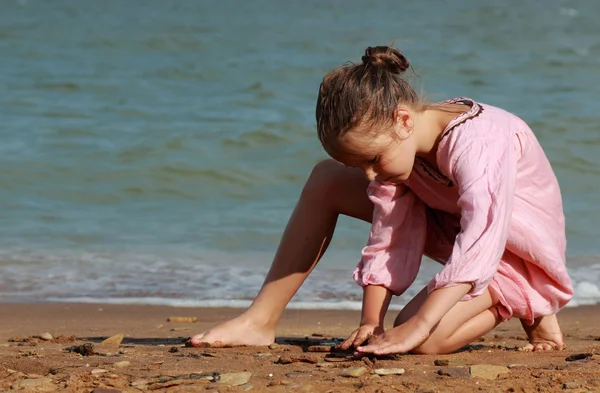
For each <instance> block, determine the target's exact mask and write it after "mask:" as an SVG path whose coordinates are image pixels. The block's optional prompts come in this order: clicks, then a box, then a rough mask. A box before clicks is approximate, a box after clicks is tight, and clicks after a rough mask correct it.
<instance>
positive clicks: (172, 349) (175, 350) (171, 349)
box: [169, 347, 179, 353]
mask: <svg viewBox="0 0 600 393" xmlns="http://www.w3.org/2000/svg"><path fill="white" fill-rule="evenodd" d="M169 352H171V353H176V352H179V348H177V347H171V348H169Z"/></svg>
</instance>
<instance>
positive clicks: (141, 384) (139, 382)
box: [131, 379, 150, 388]
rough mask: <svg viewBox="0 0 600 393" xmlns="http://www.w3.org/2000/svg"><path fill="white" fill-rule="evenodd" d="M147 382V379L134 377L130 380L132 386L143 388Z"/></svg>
mask: <svg viewBox="0 0 600 393" xmlns="http://www.w3.org/2000/svg"><path fill="white" fill-rule="evenodd" d="M149 383H150V381H148V380H147V379H136V380H135V381H133V382H131V386H133V387H134V388H143V387H144V386H146V385H148V384H149Z"/></svg>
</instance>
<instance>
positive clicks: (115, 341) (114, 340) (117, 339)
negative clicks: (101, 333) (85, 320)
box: [100, 333, 125, 347]
mask: <svg viewBox="0 0 600 393" xmlns="http://www.w3.org/2000/svg"><path fill="white" fill-rule="evenodd" d="M124 337H125V336H124V335H123V334H121V333H119V334H115V335H114V336H110V337H109V338H107V339H106V340H104V341H102V342H101V343H100V344H102V345H107V346H112V347H118V346H119V345H121V341H123V338H124Z"/></svg>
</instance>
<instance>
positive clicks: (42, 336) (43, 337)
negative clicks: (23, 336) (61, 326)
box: [40, 332, 54, 341]
mask: <svg viewBox="0 0 600 393" xmlns="http://www.w3.org/2000/svg"><path fill="white" fill-rule="evenodd" d="M53 338H54V337H52V335H51V334H50V333H48V332H46V333H42V334H40V340H44V341H50V340H52V339H53Z"/></svg>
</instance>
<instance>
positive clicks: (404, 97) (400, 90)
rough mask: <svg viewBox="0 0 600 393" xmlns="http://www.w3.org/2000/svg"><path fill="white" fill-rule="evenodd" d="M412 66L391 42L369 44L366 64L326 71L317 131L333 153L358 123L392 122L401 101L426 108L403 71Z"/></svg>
mask: <svg viewBox="0 0 600 393" xmlns="http://www.w3.org/2000/svg"><path fill="white" fill-rule="evenodd" d="M409 67H410V63H409V62H408V60H407V59H406V57H405V56H404V55H403V54H402V53H401V52H400V51H399V50H397V49H395V48H391V47H388V46H376V47H368V48H367V49H366V50H365V54H364V56H363V57H362V64H354V63H346V64H344V65H342V66H340V67H338V68H336V69H335V70H333V71H332V72H330V73H329V74H327V75H325V77H324V78H323V81H322V82H321V86H320V88H319V95H318V97H317V108H316V117H317V132H318V135H319V139H320V140H321V144H322V145H323V147H324V148H325V150H326V151H327V152H328V153H329V154H331V153H332V152H333V151H336V150H337V147H339V140H340V138H341V137H342V136H343V135H345V134H346V133H347V132H348V131H349V130H351V129H353V128H354V127H356V126H358V125H366V126H367V127H368V128H367V131H370V130H371V128H372V127H373V126H375V125H380V124H386V123H391V122H392V121H393V119H394V111H395V110H396V108H397V107H398V105H399V104H400V103H403V104H408V105H411V106H413V107H415V109H417V110H421V109H422V105H421V102H420V100H419V97H418V96H417V93H416V92H415V90H414V89H413V88H412V87H411V85H410V84H409V83H408V82H407V81H406V80H405V79H403V78H402V77H401V76H400V75H401V74H403V73H404V72H405V71H406V70H407V69H408V68H409Z"/></svg>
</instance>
